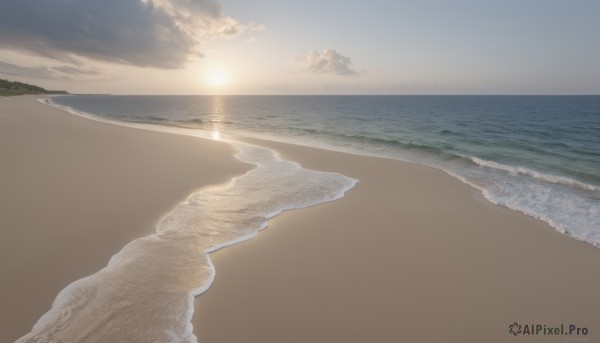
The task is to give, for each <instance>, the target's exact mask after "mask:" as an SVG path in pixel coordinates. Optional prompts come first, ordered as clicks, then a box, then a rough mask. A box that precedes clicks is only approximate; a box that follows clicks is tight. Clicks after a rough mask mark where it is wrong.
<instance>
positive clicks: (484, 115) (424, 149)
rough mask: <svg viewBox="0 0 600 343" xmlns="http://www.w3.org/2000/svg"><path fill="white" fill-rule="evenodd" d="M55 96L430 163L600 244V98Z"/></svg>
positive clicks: (78, 105) (151, 118)
mask: <svg viewBox="0 0 600 343" xmlns="http://www.w3.org/2000/svg"><path fill="white" fill-rule="evenodd" d="M53 101H54V102H55V103H57V104H60V105H64V106H69V107H72V108H74V109H77V110H79V111H83V112H87V113H90V114H93V115H97V116H102V117H106V118H110V119H115V120H119V121H126V122H138V123H152V124H158V125H166V126H177V127H187V128H194V129H201V130H210V131H218V132H222V133H233V134H238V135H246V136H258V137H262V138H268V139H274V140H279V141H287V142H292V143H297V144H302V145H308V146H318V147H323V148H327V149H332V150H340V151H347V152H353V153H359V154H365V155H373V156H382V157H388V158H395V159H400V160H407V161H412V162H417V163H421V164H426V165H430V166H433V167H436V168H439V169H442V170H445V171H447V172H448V173H450V174H452V175H454V176H456V177H458V178H460V179H461V180H463V181H464V182H466V183H468V184H471V185H472V186H474V187H476V188H478V189H479V190H481V191H482V192H483V194H484V195H485V197H486V198H487V199H488V200H490V201H492V202H494V203H496V204H500V205H503V206H507V207H509V208H512V209H515V210H518V211H521V212H524V213H526V214H528V215H530V216H533V217H535V218H539V219H541V220H544V221H546V222H548V223H549V224H551V225H552V226H553V227H555V228H556V229H557V230H558V231H560V232H563V233H565V234H567V235H569V236H571V237H573V238H576V239H579V240H584V241H587V242H589V243H591V244H593V245H596V246H600V96H67V97H57V98H54V99H53ZM398 177H402V176H401V175H398Z"/></svg>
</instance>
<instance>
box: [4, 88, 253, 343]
mask: <svg viewBox="0 0 600 343" xmlns="http://www.w3.org/2000/svg"><path fill="white" fill-rule="evenodd" d="M37 98H39V96H24V97H18V98H2V99H0V102H1V103H2V107H1V108H0V123H1V125H0V141H1V143H2V144H0V157H1V158H2V160H3V166H2V167H1V169H0V170H1V171H2V173H1V174H2V178H1V179H0V189H2V192H0V205H2V206H0V227H2V229H3V238H2V240H0V241H1V242H2V246H1V249H0V257H1V259H0V260H1V261H2V262H1V269H2V270H3V271H4V273H3V275H4V277H3V280H4V282H3V286H2V292H0V294H2V295H1V297H2V299H1V302H2V304H3V308H2V312H0V313H1V314H0V319H1V320H0V322H1V324H0V333H1V334H2V338H1V340H2V341H14V340H16V339H17V338H19V337H21V336H23V335H24V334H26V333H27V332H29V331H31V328H32V326H33V324H34V323H35V322H36V321H37V320H38V319H39V318H40V317H41V316H42V314H44V313H45V312H46V311H48V310H49V308H50V305H51V303H52V302H53V301H54V299H55V297H56V296H57V294H58V293H59V291H61V290H62V289H64V288H65V287H66V286H67V285H68V284H70V283H71V282H73V281H76V280H79V279H81V278H83V277H85V276H87V275H90V274H93V273H95V272H97V271H99V270H100V269H102V268H104V267H105V266H106V264H107V263H108V261H109V259H110V258H111V257H112V256H113V255H114V254H115V253H117V252H118V251H120V250H121V249H122V248H123V247H124V246H125V245H126V244H128V243H129V242H131V241H132V240H134V239H136V238H138V237H142V236H147V235H150V234H152V233H153V232H154V229H155V226H156V224H157V223H158V221H159V220H160V219H161V218H162V217H163V216H164V215H166V214H167V213H169V212H170V211H171V210H172V209H173V208H174V207H175V206H176V205H177V204H178V203H180V202H181V201H182V200H185V199H186V198H187V197H188V196H189V195H190V194H191V193H192V192H194V191H195V190H198V189H200V188H204V187H207V186H213V185H218V184H222V183H224V182H228V181H229V180H230V179H231V178H232V177H234V176H236V175H239V174H242V173H243V172H245V171H247V170H249V169H250V168H249V166H247V165H245V164H244V163H242V162H240V161H238V160H237V159H235V158H234V157H233V154H234V151H233V149H232V148H231V147H230V146H229V145H227V144H223V143H221V142H215V141H209V140H204V139H199V138H195V137H185V136H182V135H174V134H169V133H160V132H150V131H144V130H135V129H131V128H127V127H122V126H117V125H110V124H106V123H99V122H97V121H92V120H89V119H88V120H86V119H84V118H80V117H77V116H74V115H72V114H70V113H67V112H65V111H63V110H59V109H56V108H53V107H51V106H48V105H45V104H42V103H40V102H38V101H37Z"/></svg>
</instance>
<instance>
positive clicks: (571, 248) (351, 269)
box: [194, 142, 600, 343]
mask: <svg viewBox="0 0 600 343" xmlns="http://www.w3.org/2000/svg"><path fill="white" fill-rule="evenodd" d="M264 145H268V146H271V147H273V148H275V149H276V150H278V151H279V152H280V153H281V155H282V156H284V157H285V158H287V159H291V160H294V161H297V162H300V163H301V164H302V165H303V166H304V167H307V168H311V169H318V170H325V171H332V172H340V173H343V174H344V175H347V176H350V177H353V178H357V179H359V180H360V183H359V184H358V185H357V186H356V187H355V188H354V189H352V190H351V191H350V192H349V193H348V194H347V195H346V196H345V197H344V198H342V199H340V200H338V201H335V202H333V203H327V204H322V205H319V206H316V207H312V208H308V209H302V210H295V211H291V212H287V213H284V214H283V215H281V216H280V217H277V218H275V219H274V220H272V221H271V223H270V227H269V228H268V229H267V230H266V231H265V232H263V233H261V234H260V235H259V236H258V237H256V238H254V239H252V240H250V241H248V242H244V243H242V244H239V245H236V246H232V247H229V248H226V249H223V250H220V251H218V252H216V253H213V254H212V255H211V258H212V260H213V262H214V264H215V268H216V278H215V281H214V283H213V285H212V287H211V288H210V289H209V290H208V291H207V293H205V294H203V295H201V296H200V297H199V298H197V299H196V312H195V318H194V328H195V332H196V335H197V336H198V337H199V341H200V342H206V343H217V342H218V343H234V342H244V343H254V342H256V343H258V342H261V343H270V342H273V343H275V342H285V343H295V342H303V343H306V342H311V343H318V342H345V343H350V342H361V343H364V342H427V343H431V342H460V343H464V342H476V343H482V342H516V341H518V342H565V341H573V340H575V341H588V342H598V341H600V273H599V271H600V249H598V248H594V247H592V246H591V245H588V244H586V243H582V242H578V241H575V240H573V239H571V238H568V237H566V236H564V235H562V234H560V233H558V232H556V231H555V230H554V229H552V228H551V227H549V226H548V225H546V224H545V223H543V222H541V221H538V220H536V219H533V218H530V217H527V216H525V215H522V214H520V213H517V212H515V211H512V210H509V209H506V208H503V207H500V206H496V205H493V204H491V203H489V202H488V201H487V200H485V199H484V198H483V196H482V195H481V194H480V193H479V192H478V191H476V190H475V189H472V188H471V187H468V186H466V185H465V184H463V183H461V182H460V181H458V180H457V179H455V178H453V177H451V176H449V175H447V174H445V173H444V172H441V171H439V170H436V169H432V168H428V167H423V166H419V165H415V164H410V163H404V162H400V161H394V160H386V159H380V158H370V157H362V156H355V155H348V154H342V153H335V152H330V151H324V150H318V149H311V148H305V147H298V146H293V145H287V144H280V143H268V142H265V143H264ZM515 321H516V322H518V323H521V324H526V323H528V324H542V325H543V324H546V325H548V326H551V325H559V324H561V323H564V324H567V325H569V324H575V325H579V326H582V327H583V326H585V327H587V328H588V330H589V333H588V335H587V336H586V337H583V336H579V337H566V336H559V337H555V336H519V337H513V336H512V335H510V334H509V332H508V326H509V324H511V323H513V322H515Z"/></svg>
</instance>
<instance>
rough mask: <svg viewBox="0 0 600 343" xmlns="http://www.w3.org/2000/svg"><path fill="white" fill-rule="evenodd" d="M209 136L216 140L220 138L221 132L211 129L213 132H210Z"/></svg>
mask: <svg viewBox="0 0 600 343" xmlns="http://www.w3.org/2000/svg"><path fill="white" fill-rule="evenodd" d="M210 138H212V139H213V140H215V141H218V140H220V139H221V133H220V132H219V131H213V132H212V133H211V134H210Z"/></svg>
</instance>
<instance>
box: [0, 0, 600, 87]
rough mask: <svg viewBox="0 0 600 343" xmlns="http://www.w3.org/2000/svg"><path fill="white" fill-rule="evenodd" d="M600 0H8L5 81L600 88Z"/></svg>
mask: <svg viewBox="0 0 600 343" xmlns="http://www.w3.org/2000/svg"><path fill="white" fill-rule="evenodd" d="M599 42H600V1H597V0H589V1H587V0H564V1H554V0H518V1H516V0H502V1H488V0H472V1H470V0H453V1H448V0H445V1H441V0H440V1H429V0H412V1H408V0H407V1H402V0H395V1H384V0H370V1H354V0H346V1H327V0H321V1H314V0H304V1H289V0H278V1H275V0H253V1H248V0H220V1H217V0H102V1H98V0H53V1H48V0H27V1H24V0H0V78H5V79H9V80H17V81H22V82H28V83H33V84H36V85H40V86H42V87H45V88H47V89H61V90H67V91H69V92H71V93H109V94H186V95H187V94H600V43H599Z"/></svg>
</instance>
